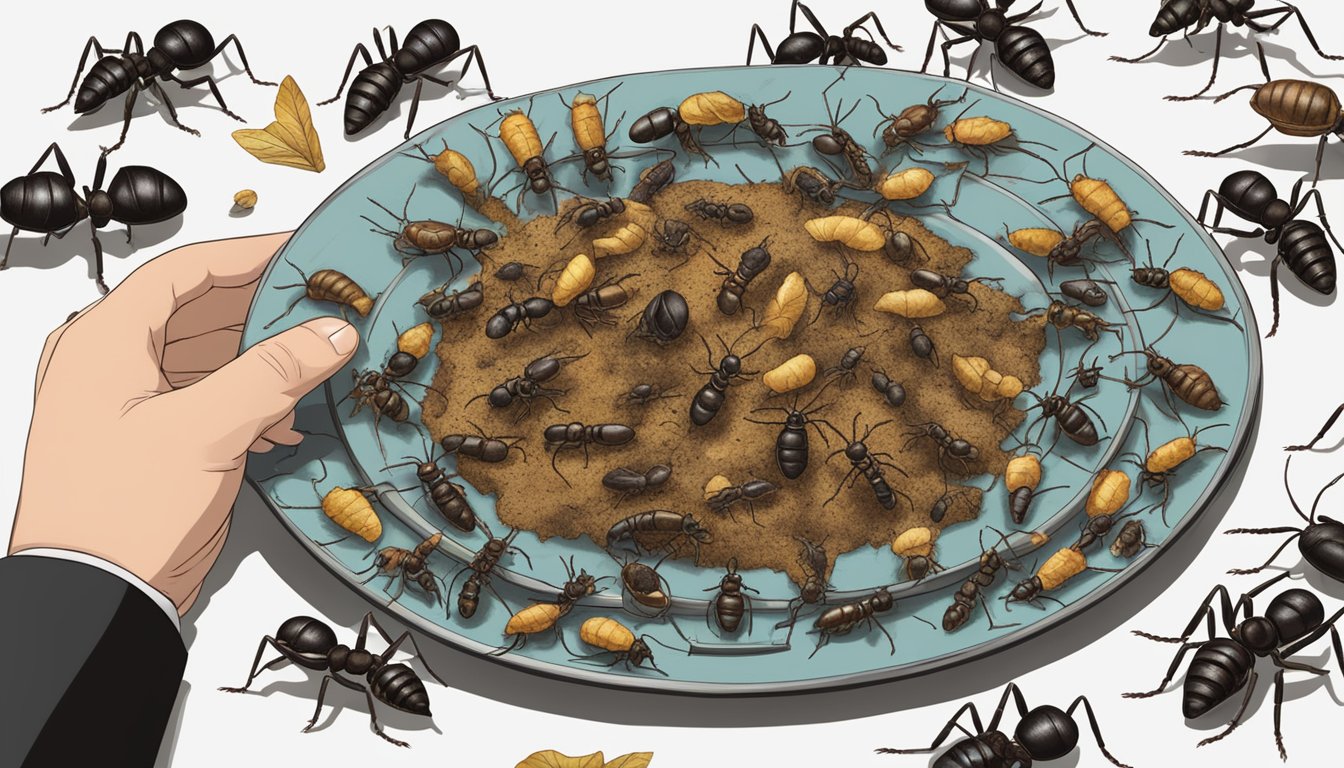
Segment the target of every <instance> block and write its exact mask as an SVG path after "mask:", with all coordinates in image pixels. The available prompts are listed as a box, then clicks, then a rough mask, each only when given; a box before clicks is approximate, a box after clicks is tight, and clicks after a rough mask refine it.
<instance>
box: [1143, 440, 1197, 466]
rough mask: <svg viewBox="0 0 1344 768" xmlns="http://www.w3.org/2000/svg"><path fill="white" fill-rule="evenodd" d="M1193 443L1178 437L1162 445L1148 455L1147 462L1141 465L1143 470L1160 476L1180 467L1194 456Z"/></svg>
mask: <svg viewBox="0 0 1344 768" xmlns="http://www.w3.org/2000/svg"><path fill="white" fill-rule="evenodd" d="M1195 450H1196V449H1195V441H1194V439H1193V438H1189V437H1178V438H1176V439H1175V440H1172V441H1170V442H1166V443H1163V444H1162V445H1159V446H1157V447H1156V448H1154V449H1153V452H1152V453H1150V454H1148V460H1147V461H1145V462H1144V463H1143V468H1144V469H1146V470H1148V471H1149V472H1152V473H1153V474H1159V475H1160V474H1162V473H1163V472H1170V471H1171V470H1173V469H1175V468H1177V467H1179V466H1181V465H1182V464H1184V463H1185V462H1187V461H1189V460H1190V457H1191V456H1194V455H1195Z"/></svg>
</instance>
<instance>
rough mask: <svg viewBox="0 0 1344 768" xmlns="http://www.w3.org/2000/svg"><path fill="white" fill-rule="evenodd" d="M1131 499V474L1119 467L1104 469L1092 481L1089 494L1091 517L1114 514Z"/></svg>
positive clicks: (1088, 502) (1088, 506)
mask: <svg viewBox="0 0 1344 768" xmlns="http://www.w3.org/2000/svg"><path fill="white" fill-rule="evenodd" d="M1126 501H1129V475H1126V474H1125V473H1124V472H1121V471H1120V470H1118V469H1103V470H1101V471H1100V472H1098V473H1097V477H1096V479H1094V480H1093V481H1092V492H1091V493H1089V494H1088V495H1087V507H1086V509H1087V514H1088V516H1089V517H1096V516H1098V515H1110V514H1114V513H1115V512H1116V511H1117V510H1119V509H1120V508H1121V507H1123V506H1124V505H1125V502H1126Z"/></svg>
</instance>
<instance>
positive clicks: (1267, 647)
mask: <svg viewBox="0 0 1344 768" xmlns="http://www.w3.org/2000/svg"><path fill="white" fill-rule="evenodd" d="M1231 635H1232V639H1233V640H1237V641H1239V642H1241V643H1242V644H1243V645H1245V646H1246V647H1247V648H1249V649H1250V650H1251V652H1252V653H1254V654H1255V655H1257V656H1265V655H1268V654H1269V652H1270V651H1273V650H1274V649H1275V648H1277V647H1278V645H1279V630H1278V629H1277V628H1276V627H1275V626H1274V622H1272V621H1270V620H1269V619H1267V618H1265V617H1264V616H1252V617H1251V618H1249V619H1247V620H1245V621H1243V622H1242V623H1240V624H1238V625H1237V626H1235V627H1233V628H1232V632H1231Z"/></svg>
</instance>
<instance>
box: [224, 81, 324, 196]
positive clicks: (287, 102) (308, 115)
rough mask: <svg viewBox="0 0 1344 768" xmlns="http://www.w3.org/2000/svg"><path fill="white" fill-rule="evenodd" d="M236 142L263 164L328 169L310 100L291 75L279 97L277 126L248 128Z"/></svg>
mask: <svg viewBox="0 0 1344 768" xmlns="http://www.w3.org/2000/svg"><path fill="white" fill-rule="evenodd" d="M233 140H234V141H236V142H238V146H240V147H242V148H243V149H245V150H247V153H248V154H250V155H252V156H253V157H255V158H257V159H258V160H260V161H261V162H263V163H274V164H275V165H288V166H290V167H291V168H300V169H302V170H305V171H316V172H318V173H321V172H322V170H323V169H324V168H326V167H327V164H326V163H325V162H324V161H323V160H322V142H321V141H319V140H318V138H317V129H316V128H314V127H313V115H312V112H310V111H309V109H308V100H307V99H305V98H304V97H303V91H301V90H299V85H298V83H295V82H294V78H292V77H290V76H288V75H286V76H285V80H284V82H282V83H280V92H279V93H277V94H276V95H275V122H273V123H271V124H270V125H268V126H266V128H265V129H264V130H257V129H255V128H244V129H242V130H238V131H234V132H233Z"/></svg>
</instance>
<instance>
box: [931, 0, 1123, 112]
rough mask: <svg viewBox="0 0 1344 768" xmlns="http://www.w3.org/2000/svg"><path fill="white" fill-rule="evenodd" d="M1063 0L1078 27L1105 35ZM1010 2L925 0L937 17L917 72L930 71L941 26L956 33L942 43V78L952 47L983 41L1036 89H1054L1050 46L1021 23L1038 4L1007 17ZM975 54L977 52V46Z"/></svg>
mask: <svg viewBox="0 0 1344 768" xmlns="http://www.w3.org/2000/svg"><path fill="white" fill-rule="evenodd" d="M1065 3H1066V4H1067V5H1068V6H1069V12H1070V13H1072V14H1073V20H1074V21H1076V22H1077V23H1078V28H1079V29H1081V30H1083V32H1086V33H1087V34H1089V35H1094V36H1099V35H1102V34H1104V33H1101V32H1093V31H1092V30H1090V29H1088V28H1087V27H1085V26H1083V20H1082V19H1081V18H1079V16H1078V9H1076V8H1074V7H1073V0H1065ZM1012 5H1013V0H996V2H995V3H994V5H993V6H992V7H991V6H990V3H989V0H924V7H925V8H927V9H929V12H930V13H932V14H933V15H934V16H935V17H937V20H936V21H935V22H934V23H933V33H932V34H931V35H929V47H928V50H926V51H925V52H924V65H923V66H921V67H920V68H919V69H920V71H921V72H927V71H928V70H929V61H931V60H932V59H933V45H934V43H936V42H937V41H938V30H939V28H940V27H943V28H946V29H949V30H951V31H952V32H954V33H956V36H955V37H951V38H950V39H949V40H947V41H946V42H944V43H943V45H942V48H943V77H949V76H950V75H951V71H952V61H951V57H950V56H949V53H950V51H951V50H952V48H953V47H954V46H957V45H961V44H962V43H970V42H974V43H976V45H977V46H978V45H979V44H980V43H982V42H984V43H993V44H994V53H995V56H996V58H997V59H998V60H999V61H1000V62H1002V63H1003V65H1004V66H1005V67H1007V68H1008V70H1009V71H1010V72H1012V73H1013V74H1014V75H1017V76H1018V77H1019V78H1021V79H1022V80H1024V81H1026V82H1028V83H1030V84H1032V85H1034V86H1036V87H1037V88H1042V89H1046V90H1048V89H1050V88H1053V87H1054V86H1055V60H1054V57H1052V56H1051V55H1050V45H1049V43H1047V42H1046V41H1045V38H1043V37H1041V33H1039V32H1037V31H1036V30H1034V29H1031V28H1030V27H1024V26H1022V24H1021V22H1023V21H1026V20H1027V19H1028V18H1029V17H1030V16H1031V15H1032V14H1034V13H1035V12H1036V10H1037V9H1038V8H1040V7H1041V6H1040V3H1037V4H1036V5H1035V6H1033V7H1032V8H1031V9H1030V10H1028V11H1027V12H1026V13H1020V14H1017V15H1016V16H1009V15H1008V9H1009V8H1010V7H1012ZM976 53H979V48H978V47H977V48H976ZM974 63H975V56H974V55H972V56H971V61H970V62H969V63H967V65H966V73H967V75H966V76H967V77H968V78H969V77H970V73H971V71H972V70H973V69H974V67H973V64H974ZM992 66H993V64H992V62H991V67H992Z"/></svg>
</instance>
